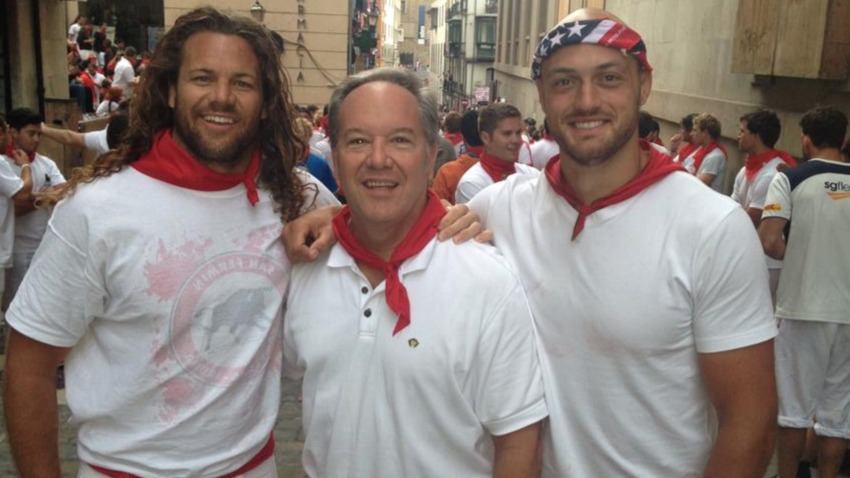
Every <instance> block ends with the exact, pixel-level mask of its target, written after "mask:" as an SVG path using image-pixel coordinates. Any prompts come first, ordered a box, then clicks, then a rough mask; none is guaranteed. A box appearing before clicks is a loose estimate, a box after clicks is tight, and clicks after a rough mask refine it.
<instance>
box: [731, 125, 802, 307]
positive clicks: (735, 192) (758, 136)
mask: <svg viewBox="0 0 850 478" xmlns="http://www.w3.org/2000/svg"><path fill="white" fill-rule="evenodd" d="M739 121H740V124H739V126H738V148H739V149H740V150H741V151H743V152H744V153H746V154H747V157H746V159H745V160H744V167H742V168H741V170H740V171H738V174H736V175H735V184H734V187H733V189H732V199H734V200H735V201H737V202H738V204H740V205H741V207H743V208H744V210H745V211H747V215H748V216H750V219H751V220H752V221H753V225H754V226H755V227H756V229H758V227H759V222H761V215H762V210H763V209H764V204H765V201H766V200H767V189H768V187H769V186H770V181H771V180H772V179H773V177H774V176H776V173H777V172H779V171H780V170H783V169H788V168H789V167H794V166H796V165H797V160H795V159H794V158H793V157H792V156H791V155H790V154H788V153H786V152H785V151H779V150H777V149H774V148H773V145H775V144H776V142H777V141H778V140H779V133H780V132H781V131H782V125H781V124H780V123H779V117H778V116H776V113H774V112H773V111H767V110H760V111H754V112H752V113H747V114H745V115H744V116H741V118H740V120H739ZM765 261H766V265H767V270H768V274H769V276H770V295H771V297H775V296H776V287H777V285H778V284H779V273H780V272H781V271H782V261H781V260H777V259H774V258H772V257H770V256H768V255H765Z"/></svg>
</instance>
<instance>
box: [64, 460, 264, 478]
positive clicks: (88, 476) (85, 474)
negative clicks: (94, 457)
mask: <svg viewBox="0 0 850 478" xmlns="http://www.w3.org/2000/svg"><path fill="white" fill-rule="evenodd" d="M77 478H104V475H102V474H100V473H98V472H96V471H94V470H92V469H91V467H90V466H88V465H87V464H85V463H82V462H81V463H80V471H79V472H78V473H77ZM239 478H277V466H275V461H274V457H270V458H269V459H268V460H266V461H264V462H262V463H261V464H260V465H259V466H257V467H256V468H254V469H253V470H251V471H249V472H247V473H244V474H241V475H239Z"/></svg>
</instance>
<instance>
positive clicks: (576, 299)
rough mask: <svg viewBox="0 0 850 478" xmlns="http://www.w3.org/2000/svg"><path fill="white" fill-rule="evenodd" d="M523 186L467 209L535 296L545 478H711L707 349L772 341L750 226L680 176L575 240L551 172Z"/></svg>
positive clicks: (597, 216) (511, 183) (600, 219)
mask: <svg viewBox="0 0 850 478" xmlns="http://www.w3.org/2000/svg"><path fill="white" fill-rule="evenodd" d="M654 154H655V153H654ZM523 179H524V178H521V177H511V178H508V179H507V180H506V181H503V182H502V183H499V184H498V185H495V186H493V187H490V188H487V189H486V190H485V191H482V192H481V193H480V194H478V195H477V196H476V197H475V198H474V199H473V200H472V201H471V202H470V203H469V207H470V209H472V210H473V211H475V212H476V213H478V215H479V216H480V217H481V219H482V221H483V223H484V224H485V226H486V227H487V228H488V229H490V230H492V231H493V233H494V240H495V244H496V246H497V247H498V248H499V249H500V250H501V251H502V252H503V254H505V255H506V256H507V257H508V258H509V259H510V261H511V263H512V264H513V265H514V266H515V267H516V268H517V270H518V273H519V276H520V280H521V281H522V283H523V287H524V288H525V290H526V291H527V293H528V297H529V302H530V304H531V308H532V314H533V317H534V321H535V326H536V327H535V328H536V330H537V332H538V338H539V341H540V342H539V345H538V348H539V350H540V354H541V364H542V366H543V383H544V387H545V389H546V401H547V404H548V406H549V412H550V422H549V427H548V428H547V430H546V433H545V436H544V469H543V476H544V477H548V478H555V477H563V476H579V477H584V476H606V477H607V476H659V477H660V476H665V477H666V476H701V474H702V470H703V467H704V466H705V464H706V462H707V460H708V456H709V452H710V450H711V448H712V445H713V442H714V435H713V432H712V430H714V426H715V423H714V420H713V417H712V415H713V407H712V405H711V403H710V401H709V399H708V397H707V395H706V392H705V389H704V387H703V384H702V380H701V379H700V371H699V364H698V354H700V353H712V352H721V351H725V350H731V349H736V348H741V347H746V346H749V345H753V344H757V343H760V342H764V341H766V340H768V339H770V338H772V337H773V336H774V335H776V325H775V323H774V320H773V314H772V310H771V303H770V295H769V293H768V289H767V278H766V276H767V274H766V272H765V269H764V263H763V260H762V258H761V256H760V252H761V246H760V244H759V241H758V238H757V236H756V232H755V229H754V228H753V226H752V222H751V221H750V219H749V218H748V217H747V216H746V214H745V213H744V212H743V211H742V210H741V208H740V207H739V206H738V205H737V204H735V203H734V202H733V201H731V200H729V198H728V197H723V196H720V195H718V194H715V193H714V192H712V191H710V190H709V189H707V188H705V187H704V186H703V185H702V184H701V183H700V182H699V181H698V180H696V178H694V177H692V176H689V175H688V174H686V173H684V172H675V173H672V174H669V175H667V176H666V177H664V178H663V179H661V180H659V181H658V182H656V183H654V184H652V185H650V186H649V187H647V188H645V189H643V190H642V191H640V192H639V193H637V194H636V195H634V196H632V197H630V198H628V199H626V200H624V201H622V202H619V203H615V204H613V205H610V206H608V207H605V208H603V209H599V210H597V211H595V212H592V213H591V214H589V215H588V216H587V217H586V220H585V223H584V228H583V229H582V230H581V232H580V234H578V235H577V236H576V238H575V239H574V240H571V234H572V233H573V231H574V226H575V225H576V221H577V219H578V211H577V210H576V209H575V208H573V207H572V206H570V204H569V203H567V202H566V201H565V200H564V199H563V198H562V197H561V196H559V195H558V194H557V193H556V192H555V190H554V189H553V187H552V186H551V185H550V183H549V182H548V181H547V178H546V177H545V176H544V175H541V176H539V177H538V178H534V179H531V180H525V181H523ZM670 198H676V199H677V200H676V201H670ZM648 424H651V426H648Z"/></svg>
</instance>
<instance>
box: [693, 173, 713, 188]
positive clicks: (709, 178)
mask: <svg viewBox="0 0 850 478" xmlns="http://www.w3.org/2000/svg"><path fill="white" fill-rule="evenodd" d="M716 177H717V175H716V174H708V173H701V174H697V179H699V180H700V181H702V182H703V183H704V184H705V185H706V186H711V183H713V182H714V178H716Z"/></svg>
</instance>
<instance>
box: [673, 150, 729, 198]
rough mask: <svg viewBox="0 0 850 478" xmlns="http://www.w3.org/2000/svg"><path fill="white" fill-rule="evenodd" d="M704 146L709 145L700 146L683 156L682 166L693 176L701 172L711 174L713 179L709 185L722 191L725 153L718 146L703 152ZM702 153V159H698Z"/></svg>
mask: <svg viewBox="0 0 850 478" xmlns="http://www.w3.org/2000/svg"><path fill="white" fill-rule="evenodd" d="M705 148H710V146H701V147H699V148H697V150H696V151H695V152H694V154H692V155H690V156H688V157H687V158H685V161H684V162H683V163H682V166H684V168H685V169H686V170H687V171H688V172H689V173H691V174H693V175H694V176H699V175H701V174H711V175H713V176H714V179H713V180H712V181H711V184H710V185H709V187H711V189H713V190H715V191H717V192H719V193H722V192H723V184H724V183H725V182H726V153H725V152H724V151H723V149H722V148H720V147H714V148H713V149H711V150H710V151H709V152H707V153H705V152H704V151H705ZM703 154H704V157H703V158H702V161H699V158H700V156H701V155H703Z"/></svg>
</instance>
